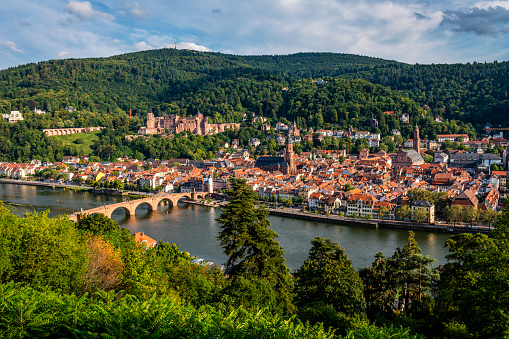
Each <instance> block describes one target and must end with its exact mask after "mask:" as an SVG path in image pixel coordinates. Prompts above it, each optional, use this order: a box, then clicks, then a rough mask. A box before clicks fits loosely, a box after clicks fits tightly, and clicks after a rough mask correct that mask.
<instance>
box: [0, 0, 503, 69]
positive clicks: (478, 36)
mask: <svg viewBox="0 0 509 339" xmlns="http://www.w3.org/2000/svg"><path fill="white" fill-rule="evenodd" d="M175 39H176V41H177V48H178V49H193V50H198V51H214V52H221V53H228V54H237V55H273V54H292V53H298V52H336V53H351V54H358V55H365V56H372V57H378V58H383V59H389V60H396V61H400V62H406V63H410V64H415V63H420V64H431V63H435V64H438V63H466V62H474V61H477V62H493V61H495V60H497V61H508V60H509V0H508V1H471V0H451V1H447V0H421V1H412V0H393V1H377V0H254V1H253V0H249V1H247V0H144V1H141V0H138V1H131V0H104V1H74V0H73V1H68V0H2V1H1V3H0V69H6V68H9V67H15V66H18V65H22V64H26V63H31V62H39V61H46V60H50V59H68V58H87V57H107V56H112V55H117V54H123V53H128V52H136V51H143V50H149V49H159V48H173V47H174V45H175Z"/></svg>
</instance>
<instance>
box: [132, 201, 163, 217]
mask: <svg viewBox="0 0 509 339" xmlns="http://www.w3.org/2000/svg"><path fill="white" fill-rule="evenodd" d="M135 202H136V200H135ZM142 205H147V209H148V210H149V211H157V204H154V203H153V202H152V201H147V200H143V201H140V202H139V203H137V204H135V205H134V206H133V207H132V209H133V211H132V212H133V213H132V214H133V215H134V214H136V210H137V209H138V207H140V206H142Z"/></svg>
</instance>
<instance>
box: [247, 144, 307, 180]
mask: <svg viewBox="0 0 509 339" xmlns="http://www.w3.org/2000/svg"><path fill="white" fill-rule="evenodd" d="M287 140H288V141H287V143H286V150H285V153H284V156H282V157H272V156H260V157H258V159H256V163H255V165H254V167H258V168H259V169H261V170H264V171H268V172H276V171H279V172H281V173H283V174H295V172H297V167H296V165H295V154H294V153H293V144H292V141H291V140H292V139H291V137H290V136H288V139H287Z"/></svg>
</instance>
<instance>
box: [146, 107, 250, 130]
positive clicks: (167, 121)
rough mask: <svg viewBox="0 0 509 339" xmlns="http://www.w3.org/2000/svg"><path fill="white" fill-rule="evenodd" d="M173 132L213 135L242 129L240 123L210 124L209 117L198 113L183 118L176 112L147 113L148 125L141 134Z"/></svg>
mask: <svg viewBox="0 0 509 339" xmlns="http://www.w3.org/2000/svg"><path fill="white" fill-rule="evenodd" d="M167 129H168V130H170V131H171V132H172V133H180V132H184V131H187V132H191V133H194V134H198V135H212V134H217V133H221V132H224V131H226V130H227V129H240V124H236V123H226V124H209V118H208V117H204V116H203V114H201V113H200V111H198V113H197V114H196V115H195V116H194V117H192V118H181V117H179V116H178V115H176V114H170V115H168V114H166V115H165V116H164V117H154V113H149V114H148V115H147V126H146V127H140V129H139V130H138V133H139V134H165V133H166V130H167Z"/></svg>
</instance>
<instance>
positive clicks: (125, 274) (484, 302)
mask: <svg viewBox="0 0 509 339" xmlns="http://www.w3.org/2000/svg"><path fill="white" fill-rule="evenodd" d="M230 197H231V202H230V204H229V205H227V207H226V208H225V209H224V210H223V212H222V214H221V217H220V218H219V219H218V222H219V224H220V225H221V230H220V233H219V234H218V240H219V241H220V243H221V245H222V246H223V248H224V251H225V254H226V255H227V257H228V260H227V262H226V264H225V269H226V271H225V272H226V274H225V273H224V272H222V271H221V270H219V269H218V268H217V267H209V266H207V265H197V264H192V263H191V262H190V259H191V257H190V256H189V254H187V253H184V252H181V251H180V250H179V248H178V246H176V245H175V244H169V243H165V242H161V243H160V244H159V245H158V246H157V247H155V248H150V249H149V248H145V247H144V246H143V245H138V244H136V243H135V242H134V241H133V238H132V237H131V235H130V233H129V231H128V230H126V229H121V228H120V227H119V226H118V224H117V223H116V222H115V221H113V220H111V219H109V218H106V217H104V216H102V215H99V214H97V215H93V216H89V217H86V218H84V219H82V220H80V222H78V223H77V224H73V223H72V222H70V221H69V220H66V219H65V218H48V217H47V214H46V213H40V214H37V213H35V214H26V215H25V217H23V218H20V217H17V216H15V215H13V214H12V213H11V212H10V211H9V210H8V209H6V208H5V207H4V206H0V232H1V234H2V237H1V238H0V336H1V337H9V338H10V337H12V338H14V337H16V338H19V337H85V338H96V337H133V338H134V337H136V338H137V337H168V338H172V337H214V338H246V337H247V338H289V337H296V338H333V337H335V338H402V339H404V338H424V337H429V338H505V337H507V335H509V333H508V332H507V331H508V328H509V317H508V316H507V314H509V301H508V300H509V296H508V295H507V293H509V292H508V291H509V288H508V287H509V286H507V284H508V281H509V242H508V239H509V233H508V231H509V210H507V209H505V210H504V211H503V213H502V214H501V215H500V216H499V218H498V221H497V222H496V228H495V231H493V233H492V234H491V235H490V236H487V235H483V234H460V235H455V236H453V237H451V239H450V240H448V241H447V243H446V246H447V247H448V248H449V251H450V255H449V256H448V263H447V264H446V265H445V266H444V267H441V268H433V267H432V264H433V262H434V259H432V258H430V257H427V256H423V255H422V254H421V253H420V248H419V246H418V244H417V243H416V242H415V240H414V237H413V233H412V232H410V233H409V237H408V241H407V243H406V244H405V245H404V246H403V247H402V248H397V249H396V250H395V252H394V254H393V255H392V256H390V257H386V256H384V254H382V253H378V254H377V255H376V256H375V259H374V262H373V264H372V266H371V267H368V268H365V269H363V270H361V271H359V272H355V270H354V269H353V267H352V264H351V261H350V260H349V259H348V256H347V254H346V253H345V251H344V249H343V248H342V247H341V246H340V245H339V244H337V243H334V242H332V241H331V240H329V239H325V240H324V239H321V238H319V237H317V238H315V239H314V240H313V242H312V243H311V247H310V250H309V256H308V258H307V260H306V261H305V262H304V264H303V265H302V267H300V268H299V269H297V270H296V271H295V272H293V274H291V273H290V272H289V269H288V268H287V266H286V264H285V260H284V257H283V255H284V252H283V249H282V248H281V246H280V245H279V243H278V242H277V240H276V239H277V234H276V233H275V232H274V231H272V230H271V229H270V222H268V220H267V219H266V216H267V211H266V210H264V209H263V208H260V209H256V208H254V205H255V200H254V195H253V192H252V191H251V190H250V188H249V186H248V185H247V184H246V183H245V182H244V181H243V180H240V179H232V191H231V192H230Z"/></svg>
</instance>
